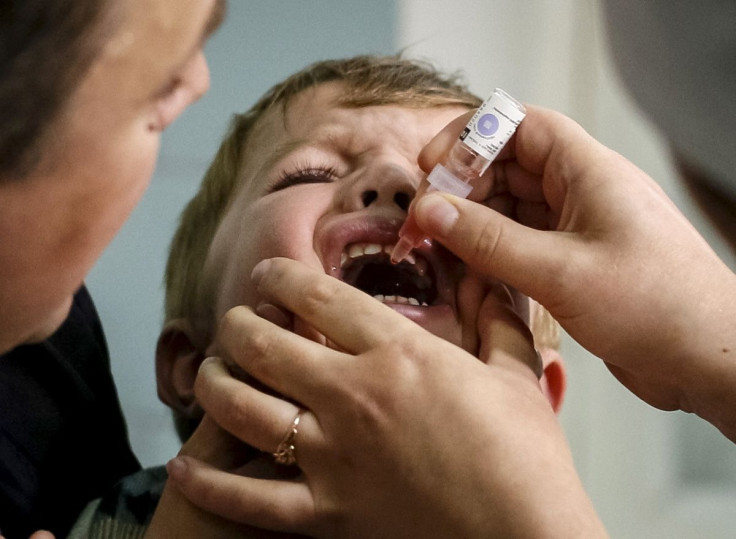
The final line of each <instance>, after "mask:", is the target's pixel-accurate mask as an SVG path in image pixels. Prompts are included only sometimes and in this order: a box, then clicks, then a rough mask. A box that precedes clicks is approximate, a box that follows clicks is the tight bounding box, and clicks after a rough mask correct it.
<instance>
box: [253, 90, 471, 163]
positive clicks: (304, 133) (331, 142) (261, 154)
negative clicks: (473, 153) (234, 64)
mask: <svg viewBox="0 0 736 539" xmlns="http://www.w3.org/2000/svg"><path fill="white" fill-rule="evenodd" d="M342 91H343V85H342V84H341V83H339V82H328V83H324V84H320V85H318V86H315V87H312V88H308V89H306V90H304V91H303V92H301V93H300V94H298V95H297V96H295V97H294V98H293V99H292V100H291V101H290V102H289V103H288V105H287V106H286V107H285V108H284V107H282V106H280V105H278V106H276V107H273V108H272V109H271V110H269V111H268V112H266V113H265V114H264V115H263V117H262V118H260V119H259V120H258V121H257V122H256V124H255V125H254V127H253V129H252V132H251V134H250V136H249V137H248V143H247V146H246V149H245V152H244V154H245V156H246V162H245V164H244V165H245V166H244V169H248V170H250V171H252V172H258V171H259V172H265V171H266V170H270V169H271V168H272V167H273V166H275V165H276V164H277V163H278V162H279V161H281V160H282V159H283V158H285V157H287V156H289V155H292V154H295V153H299V152H300V151H323V152H328V153H331V154H335V155H336V156H339V157H341V158H345V159H348V158H352V157H355V156H357V155H359V154H365V153H368V152H370V150H372V149H377V148H380V147H388V146H390V147H392V148H393V149H394V150H395V151H397V152H401V153H405V154H406V155H412V156H414V157H415V156H416V154H417V153H418V152H419V150H421V148H422V147H423V146H424V145H425V144H426V143H427V142H429V140H430V139H431V138H432V137H433V136H434V135H435V134H437V132H438V131H439V130H440V129H442V127H444V126H445V125H446V124H447V123H448V122H449V121H450V120H452V119H453V118H455V117H456V116H458V115H459V114H462V113H463V112H465V110H466V109H465V108H464V107H461V106H457V105H448V106H441V107H431V108H426V107H425V108H415V107H410V106H405V105H395V104H390V105H374V106H367V107H351V106H343V105H340V104H339V99H340V96H341V93H342Z"/></svg>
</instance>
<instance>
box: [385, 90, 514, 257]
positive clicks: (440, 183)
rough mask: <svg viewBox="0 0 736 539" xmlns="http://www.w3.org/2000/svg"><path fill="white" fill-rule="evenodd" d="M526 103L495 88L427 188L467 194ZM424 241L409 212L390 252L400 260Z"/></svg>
mask: <svg viewBox="0 0 736 539" xmlns="http://www.w3.org/2000/svg"><path fill="white" fill-rule="evenodd" d="M525 115H526V109H525V108H524V105H522V104H521V103H519V102H518V101H517V100H516V99H514V98H513V97H511V96H510V95H509V94H507V93H506V92H504V91H503V90H502V89H500V88H496V89H495V90H494V92H493V94H492V95H491V97H489V98H488V99H487V100H486V101H485V102H484V103H483V104H482V105H481V106H480V107H479V108H478V110H477V111H476V112H475V114H474V115H473V117H472V118H471V119H470V121H469V122H468V123H467V125H466V126H465V129H463V131H462V133H460V136H459V137H458V138H457V140H456V141H455V143H454V144H453V145H452V148H450V151H449V153H448V154H447V159H446V160H445V164H444V165H442V164H440V163H437V164H436V165H435V167H434V168H433V169H432V171H431V172H430V173H429V176H427V182H428V183H429V185H428V186H427V189H426V191H425V192H427V193H431V192H433V191H442V192H443V193H450V194H453V195H456V196H459V197H461V198H465V197H467V196H468V195H469V194H470V191H472V189H473V186H472V185H470V183H471V182H472V181H474V180H477V179H478V178H480V177H481V176H482V175H483V173H484V172H485V171H486V170H487V169H488V167H489V166H490V164H491V162H492V161H493V160H494V159H495V158H496V156H497V155H498V154H499V153H500V152H501V150H502V149H503V147H504V146H505V145H506V143H507V142H508V141H509V140H510V139H511V137H512V135H513V134H514V132H515V131H516V128H517V127H518V126H519V123H521V121H522V120H523V119H524V116H525ZM422 241H423V235H422V231H421V230H420V229H419V228H418V227H417V225H416V222H415V220H414V218H413V216H412V214H411V213H410V214H409V217H408V218H407V220H406V222H405V223H404V226H403V227H402V228H401V230H400V231H399V241H398V243H397V244H396V247H395V248H394V250H393V252H392V253H391V262H393V263H394V264H398V263H399V262H401V261H402V260H404V259H405V258H406V257H407V255H408V254H409V253H410V252H411V250H412V249H414V248H415V247H418V246H419V244H420V243H421V242H422Z"/></svg>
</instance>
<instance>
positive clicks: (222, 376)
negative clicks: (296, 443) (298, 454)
mask: <svg viewBox="0 0 736 539" xmlns="http://www.w3.org/2000/svg"><path fill="white" fill-rule="evenodd" d="M195 392H196V395H197V399H198V400H199V401H200V403H201V405H202V407H203V408H204V409H205V410H206V411H207V414H208V416H206V418H205V419H208V418H210V417H211V418H212V419H214V421H215V422H217V424H218V425H219V426H221V427H222V428H224V429H225V430H227V431H228V432H229V433H231V434H233V435H234V436H236V437H237V438H238V439H240V440H242V441H243V442H246V443H248V444H250V445H252V446H254V447H257V448H258V449H260V450H262V451H266V452H269V453H273V452H275V451H276V449H277V447H278V445H279V443H280V442H281V441H282V440H283V439H284V437H285V435H286V432H287V430H288V428H289V426H290V425H291V424H292V422H293V420H294V417H295V416H296V414H297V413H298V412H299V407H298V406H296V405H294V404H292V403H290V402H288V401H285V400H283V399H281V398H278V397H275V396H272V395H268V394H266V393H263V392H261V391H259V390H258V389H256V388H254V387H252V386H250V385H248V384H245V383H243V382H241V381H240V380H237V379H235V378H233V377H232V375H231V374H230V373H229V371H228V370H227V368H226V367H225V365H224V363H223V362H222V360H220V359H216V358H211V359H208V360H207V361H205V363H203V364H202V368H201V369H200V372H199V375H198V376H197V382H196V386H195ZM205 426H206V425H205ZM200 430H202V427H200V428H199V429H198V430H197V432H196V433H195V436H193V437H192V440H191V441H190V442H188V443H187V445H186V446H185V448H187V449H186V454H189V455H193V456H197V457H199V458H201V459H203V460H206V461H207V462H213V461H212V460H211V459H206V458H203V457H202V456H201V455H202V453H201V452H196V451H194V450H192V449H188V446H190V445H191V444H192V443H199V439H200V438H202V439H204V440H208V439H211V436H212V435H211V433H209V434H208V433H203V434H201V436H200V437H198V435H199V434H200ZM307 433H309V434H310V436H311V438H312V439H313V440H314V439H318V438H319V436H320V431H319V425H318V424H317V423H316V422H314V421H312V418H311V416H310V417H309V418H307V417H306V414H302V418H301V423H300V426H299V439H300V441H301V442H304V441H305V440H304V439H305V437H306V436H307ZM200 445H201V444H200ZM308 447H309V444H308V443H302V444H300V448H308ZM305 450H306V449H305ZM183 452H184V451H183ZM223 452H224V451H223ZM230 452H232V451H230ZM219 458H220V459H222V458H223V457H221V456H220V457H219Z"/></svg>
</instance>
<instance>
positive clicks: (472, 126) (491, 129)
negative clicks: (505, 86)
mask: <svg viewBox="0 0 736 539" xmlns="http://www.w3.org/2000/svg"><path fill="white" fill-rule="evenodd" d="M501 92H502V90H499V89H497V90H496V91H495V92H494V93H493V95H492V96H491V97H490V98H489V99H487V100H486V101H485V102H484V103H483V104H482V105H481V106H480V108H479V109H478V110H477V111H476V112H475V114H474V115H473V117H472V118H471V119H470V121H469V122H468V125H467V126H466V127H465V129H464V130H463V132H462V133H461V134H460V140H462V141H463V142H464V143H465V144H466V145H467V146H468V147H470V149H472V150H473V151H474V152H476V153H478V154H479V155H481V156H482V157H484V158H485V159H488V160H489V161H493V159H495V158H496V155H498V153H499V152H500V151H501V150H502V149H503V147H504V146H505V145H506V143H507V142H508V141H509V139H510V138H511V135H513V134H514V131H516V128H517V127H518V125H519V124H520V123H521V120H523V119H524V116H526V114H525V113H524V110H523V106H522V105H521V104H520V103H518V102H517V101H516V100H515V99H514V98H512V97H510V96H507V94H505V92H504V93H501Z"/></svg>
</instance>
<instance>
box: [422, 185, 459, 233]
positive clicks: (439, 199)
mask: <svg viewBox="0 0 736 539" xmlns="http://www.w3.org/2000/svg"><path fill="white" fill-rule="evenodd" d="M416 213H417V218H418V219H420V220H421V224H422V225H423V226H422V228H425V229H429V230H431V231H432V232H439V233H440V235H442V236H446V235H447V234H449V233H450V232H451V231H452V228H453V227H454V226H455V223H456V222H457V220H458V217H460V214H459V213H458V211H457V208H456V207H455V206H453V205H452V204H450V202H449V201H448V200H447V199H446V198H445V197H444V196H442V195H440V194H435V193H432V194H429V195H426V196H424V197H423V198H421V199H420V200H419V201H418V202H417V208H416Z"/></svg>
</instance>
